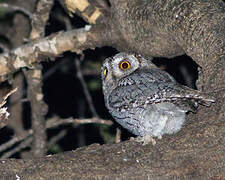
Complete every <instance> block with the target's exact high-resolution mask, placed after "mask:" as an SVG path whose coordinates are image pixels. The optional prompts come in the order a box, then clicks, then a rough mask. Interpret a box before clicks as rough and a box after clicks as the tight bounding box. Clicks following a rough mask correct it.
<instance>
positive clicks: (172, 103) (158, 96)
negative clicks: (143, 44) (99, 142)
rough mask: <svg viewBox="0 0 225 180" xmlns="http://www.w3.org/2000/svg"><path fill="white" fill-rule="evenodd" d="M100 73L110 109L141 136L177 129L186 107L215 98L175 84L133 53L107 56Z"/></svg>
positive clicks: (157, 135) (192, 106)
mask: <svg viewBox="0 0 225 180" xmlns="http://www.w3.org/2000/svg"><path fill="white" fill-rule="evenodd" d="M101 75H102V81H103V84H102V87H103V93H104V99H105V104H106V107H107V108H108V110H109V112H110V113H111V115H112V116H113V118H114V119H115V120H116V121H117V122H118V123H119V124H120V125H122V126H123V127H124V128H126V129H128V130H129V131H130V132H131V133H133V134H135V135H137V136H141V137H144V136H153V137H161V136H162V135H164V134H173V133H176V132H178V131H179V130H180V129H181V128H182V126H183V125H184V123H185V116H186V113H187V112H188V111H192V112H195V111H196V108H197V106H198V104H202V105H205V106H209V105H210V104H211V103H212V102H214V100H213V99H212V98H211V97H209V96H208V95H207V94H206V93H203V92H200V91H197V90H193V89H191V88H188V87H186V86H183V85H180V84H178V83H177V82H176V80H175V79H174V78H173V77H171V76H170V75H169V74H168V73H167V72H165V71H162V70H160V69H159V68H158V67H156V66H155V65H154V64H153V63H152V62H151V60H147V59H145V58H143V57H142V56H140V55H136V54H127V53H119V54H117V55H115V56H113V57H110V58H107V59H106V60H105V61H104V63H103V66H102V74H101Z"/></svg>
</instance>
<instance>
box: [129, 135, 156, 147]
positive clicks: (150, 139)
mask: <svg viewBox="0 0 225 180" xmlns="http://www.w3.org/2000/svg"><path fill="white" fill-rule="evenodd" d="M131 140H134V141H136V142H141V143H142V145H143V146H144V145H147V144H149V143H152V145H153V146H154V145H155V144H156V141H155V139H154V138H153V137H152V136H151V135H146V136H143V137H140V136H139V137H137V138H131Z"/></svg>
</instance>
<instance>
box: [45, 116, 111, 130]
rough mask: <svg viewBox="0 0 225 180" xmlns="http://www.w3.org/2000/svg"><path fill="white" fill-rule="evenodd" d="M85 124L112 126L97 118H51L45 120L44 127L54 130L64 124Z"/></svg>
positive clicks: (108, 121)
mask: <svg viewBox="0 0 225 180" xmlns="http://www.w3.org/2000/svg"><path fill="white" fill-rule="evenodd" d="M87 123H98V124H105V125H112V124H113V122H112V121H110V120H104V119H99V118H89V119H74V118H67V119H60V118H59V117H57V116H56V117H53V118H50V119H48V120H47V123H46V127H47V128H49V129H50V128H55V127H58V126H61V125H66V124H74V125H79V124H87Z"/></svg>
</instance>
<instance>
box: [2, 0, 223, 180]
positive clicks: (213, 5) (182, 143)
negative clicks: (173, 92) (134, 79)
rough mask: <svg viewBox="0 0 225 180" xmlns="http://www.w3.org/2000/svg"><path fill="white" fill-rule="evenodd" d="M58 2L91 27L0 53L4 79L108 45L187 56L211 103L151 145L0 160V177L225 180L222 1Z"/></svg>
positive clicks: (151, 53) (153, 54)
mask: <svg viewBox="0 0 225 180" xmlns="http://www.w3.org/2000/svg"><path fill="white" fill-rule="evenodd" d="M46 2H47V1H46ZM60 2H61V4H62V5H63V6H64V7H65V9H67V10H68V13H70V14H72V13H73V12H75V13H76V14H78V15H80V16H82V17H83V18H84V19H85V20H86V21H87V22H89V23H90V24H91V27H90V26H86V27H85V28H81V29H74V30H70V31H66V32H59V33H56V34H53V35H51V36H48V37H43V38H42V37H41V38H39V39H36V40H34V41H32V42H30V43H27V44H26V45H23V46H19V47H18V48H16V49H14V50H12V51H10V52H6V53H4V54H3V55H1V56H0V75H1V80H2V81H4V80H5V79H7V78H8V74H11V73H13V72H15V71H17V70H19V69H20V68H22V67H30V66H31V65H32V64H33V63H35V62H40V61H44V60H45V58H43V57H55V56H59V55H60V54H62V53H63V52H65V51H73V52H76V53H82V51H83V50H86V49H88V48H95V47H102V46H106V45H107V46H112V47H114V48H116V49H118V50H119V51H133V52H137V53H140V54H142V55H143V56H145V57H167V58H172V57H175V56H179V55H182V54H185V53H186V54H187V55H188V56H190V57H191V58H192V59H193V60H194V61H195V62H196V63H197V64H198V65H199V67H200V68H201V71H200V72H201V73H200V72H199V79H198V81H197V86H198V88H201V89H203V90H204V91H205V92H208V93H210V94H211V95H212V96H214V97H215V99H216V102H215V103H214V104H213V105H212V106H211V107H210V108H204V107H200V108H199V110H198V112H197V113H196V114H191V113H190V114H189V115H188V120H187V124H186V125H185V127H184V128H183V129H182V130H181V131H180V132H178V133H177V134H175V135H171V136H163V138H162V139H161V140H157V143H156V145H155V146H152V145H151V144H149V145H145V146H142V145H141V144H140V143H136V142H132V141H126V142H121V143H118V144H105V145H97V144H94V145H91V146H89V147H83V148H79V149H77V150H75V151H73V152H67V153H62V154H58V155H53V156H48V157H41V158H36V159H29V160H28V159H27V160H16V159H7V160H0V179H7V178H8V179H10V178H14V179H15V178H16V176H19V177H21V178H22V179H41V178H43V179H62V177H63V178H67V179H73V180H74V179H225V146H224V144H225V90H224V88H225V87H224V85H225V3H224V1H221V0H176V1H175V0H151V1H148V0H132V1H130V0H110V6H109V5H108V4H107V3H105V1H102V0H95V1H90V2H88V1H86V0H82V1H79V3H76V2H78V1H70V0H65V1H63V0H61V1H60ZM90 3H91V4H90ZM44 10H46V11H49V9H48V8H47V9H44ZM43 18H45V17H43ZM43 22H44V23H46V21H43ZM32 28H35V26H33V27H32ZM32 32H33V33H34V32H35V31H32ZM33 37H36V36H35V35H34V34H33ZM200 68H199V69H200Z"/></svg>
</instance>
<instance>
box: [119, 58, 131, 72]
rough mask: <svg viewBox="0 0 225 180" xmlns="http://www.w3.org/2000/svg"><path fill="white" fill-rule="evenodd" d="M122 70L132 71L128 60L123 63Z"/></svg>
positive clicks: (121, 64)
mask: <svg viewBox="0 0 225 180" xmlns="http://www.w3.org/2000/svg"><path fill="white" fill-rule="evenodd" d="M120 69H122V70H127V69H130V62H129V61H127V60H124V61H121V63H120Z"/></svg>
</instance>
